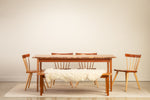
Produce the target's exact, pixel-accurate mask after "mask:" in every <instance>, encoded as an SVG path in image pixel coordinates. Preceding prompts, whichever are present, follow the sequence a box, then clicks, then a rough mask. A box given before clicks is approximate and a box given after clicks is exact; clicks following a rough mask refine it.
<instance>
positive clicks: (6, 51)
mask: <svg viewBox="0 0 150 100" xmlns="http://www.w3.org/2000/svg"><path fill="white" fill-rule="evenodd" d="M149 4H150V0H0V46H1V47H0V81H24V80H25V68H24V65H23V61H22V58H21V55H22V54H24V53H31V57H32V56H33V55H35V54H50V53H51V52H98V53H99V54H114V55H115V56H116V57H117V58H116V59H113V69H114V68H125V59H124V54H125V53H126V52H127V53H140V54H142V59H141V63H140V67H139V71H138V77H139V80H140V81H150V75H149V71H150V61H149V56H150V53H149V51H150V47H149V42H150V40H149V38H150V6H149ZM31 61H32V68H33V69H34V68H35V69H36V60H35V59H32V58H31ZM50 65H51V64H44V67H45V68H46V67H49V66H50ZM74 65H75V64H74ZM72 66H73V65H72ZM105 66H106V64H96V67H97V68H105ZM73 67H75V66H73ZM76 67H77V66H76ZM113 76H114V72H113ZM117 80H120V81H122V80H124V74H123V73H120V76H119V77H118V78H117ZM129 80H131V81H132V80H133V81H134V77H133V75H131V77H130V78H129Z"/></svg>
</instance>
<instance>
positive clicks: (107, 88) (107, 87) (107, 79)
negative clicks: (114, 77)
mask: <svg viewBox="0 0 150 100" xmlns="http://www.w3.org/2000/svg"><path fill="white" fill-rule="evenodd" d="M106 93H107V96H109V77H108V76H107V77H106Z"/></svg>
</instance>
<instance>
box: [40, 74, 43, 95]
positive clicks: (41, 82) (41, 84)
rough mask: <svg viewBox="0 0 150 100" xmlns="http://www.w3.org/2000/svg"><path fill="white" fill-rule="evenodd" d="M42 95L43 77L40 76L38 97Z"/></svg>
mask: <svg viewBox="0 0 150 100" xmlns="http://www.w3.org/2000/svg"><path fill="white" fill-rule="evenodd" d="M42 94H43V76H42V75H40V95H41V96H42Z"/></svg>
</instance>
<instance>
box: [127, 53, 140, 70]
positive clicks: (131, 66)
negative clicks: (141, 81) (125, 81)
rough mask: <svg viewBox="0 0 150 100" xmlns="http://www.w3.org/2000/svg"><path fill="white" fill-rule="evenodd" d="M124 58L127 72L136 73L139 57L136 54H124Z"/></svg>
mask: <svg viewBox="0 0 150 100" xmlns="http://www.w3.org/2000/svg"><path fill="white" fill-rule="evenodd" d="M125 56H126V64H127V70H135V71H137V69H138V66H139V63H140V59H141V55H137V54H125Z"/></svg>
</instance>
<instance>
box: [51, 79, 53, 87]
mask: <svg viewBox="0 0 150 100" xmlns="http://www.w3.org/2000/svg"><path fill="white" fill-rule="evenodd" d="M52 85H53V80H51V84H50V88H51V87H52Z"/></svg>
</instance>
